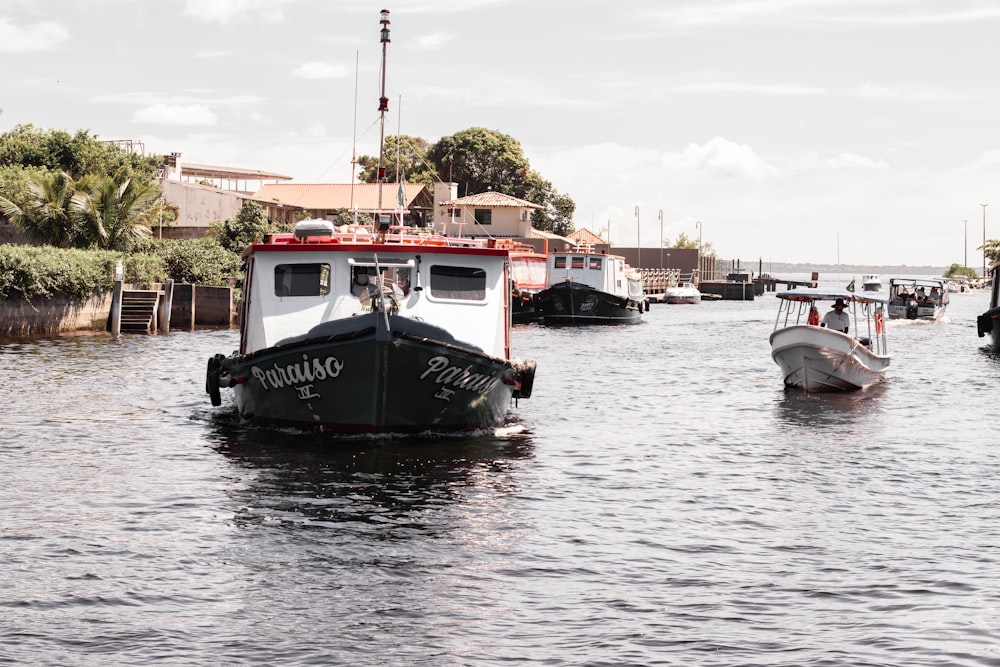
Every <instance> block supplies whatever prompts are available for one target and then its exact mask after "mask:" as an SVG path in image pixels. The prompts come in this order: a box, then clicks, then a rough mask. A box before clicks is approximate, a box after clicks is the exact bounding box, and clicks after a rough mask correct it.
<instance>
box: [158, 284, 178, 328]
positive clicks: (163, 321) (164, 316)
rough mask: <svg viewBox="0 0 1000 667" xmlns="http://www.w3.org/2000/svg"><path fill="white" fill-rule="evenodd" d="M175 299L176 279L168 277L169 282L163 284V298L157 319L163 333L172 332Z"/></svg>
mask: <svg viewBox="0 0 1000 667" xmlns="http://www.w3.org/2000/svg"><path fill="white" fill-rule="evenodd" d="M173 299H174V279H173V278H167V282H166V284H165V285H164V286H163V298H162V299H160V303H159V306H158V309H159V313H158V314H157V315H158V316H157V318H156V321H157V322H158V323H159V330H160V332H161V333H170V309H171V307H172V306H173Z"/></svg>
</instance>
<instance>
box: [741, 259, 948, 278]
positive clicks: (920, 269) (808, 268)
mask: <svg viewBox="0 0 1000 667" xmlns="http://www.w3.org/2000/svg"><path fill="white" fill-rule="evenodd" d="M757 266H758V265H757V264H754V265H753V266H752V267H751V266H748V265H744V268H746V269H747V270H752V271H756V270H757ZM763 269H764V273H773V274H775V275H781V274H783V273H811V272H813V271H818V272H819V274H820V276H823V275H824V274H825V275H830V274H840V275H845V276H846V275H858V276H861V275H862V274H865V273H877V274H879V275H880V276H910V275H913V276H940V275H944V272H945V271H947V270H948V267H946V266H908V265H906V264H903V265H897V266H863V265H860V264H793V263H790V262H764V264H763Z"/></svg>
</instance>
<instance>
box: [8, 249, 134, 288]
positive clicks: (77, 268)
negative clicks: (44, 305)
mask: <svg viewBox="0 0 1000 667" xmlns="http://www.w3.org/2000/svg"><path fill="white" fill-rule="evenodd" d="M120 259H121V254H120V253H117V252H111V251H107V250H64V249H59V248H52V247H45V246H43V247H37V246H22V245H0V298H5V299H7V298H17V297H23V298H25V299H31V298H32V297H36V296H42V297H51V296H53V295H55V294H65V295H67V296H70V297H74V298H78V299H86V298H89V297H91V296H93V295H95V294H103V293H105V292H107V291H108V290H110V289H111V288H112V287H113V286H114V274H115V266H116V265H117V263H118V261H119V260H120Z"/></svg>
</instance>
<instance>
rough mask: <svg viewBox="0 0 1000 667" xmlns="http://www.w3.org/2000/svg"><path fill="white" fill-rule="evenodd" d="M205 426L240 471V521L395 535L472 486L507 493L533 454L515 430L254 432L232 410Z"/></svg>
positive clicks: (422, 522) (430, 520)
mask: <svg viewBox="0 0 1000 667" xmlns="http://www.w3.org/2000/svg"><path fill="white" fill-rule="evenodd" d="M211 431H212V435H211V437H210V439H211V440H212V442H213V443H214V444H213V447H214V449H215V450H216V451H218V452H219V453H220V454H222V455H224V456H225V457H227V458H228V459H229V460H230V461H232V462H233V463H234V465H235V466H236V468H237V469H240V470H242V471H245V473H246V474H245V475H244V480H243V481H244V484H243V485H240V488H239V489H238V490H237V491H235V492H234V498H236V499H237V500H238V502H239V505H240V508H239V509H238V510H237V515H236V518H235V521H236V523H237V524H238V525H240V526H251V525H261V524H270V525H274V524H280V525H283V526H288V527H308V528H317V527H323V526H332V525H338V527H342V524H344V523H352V524H354V525H355V527H356V528H358V529H359V530H366V531H371V530H373V529H375V528H378V529H379V530H382V531H388V533H390V534H392V535H393V536H397V537H398V536H401V535H404V534H405V533H406V531H410V530H419V531H424V532H426V531H427V530H433V529H434V528H435V526H439V527H440V526H441V521H442V519H441V518H440V516H439V515H440V511H441V510H442V509H446V508H451V507H452V506H454V505H456V504H460V503H462V502H464V500H465V499H466V497H467V496H468V494H469V493H470V491H469V490H470V489H482V488H486V489H488V490H489V492H491V493H495V494H500V495H506V494H510V493H512V492H513V491H514V490H516V478H515V472H516V470H517V468H518V463H519V462H520V461H522V460H525V459H530V458H533V456H534V453H533V445H532V442H531V438H530V436H528V435H527V434H524V433H521V432H515V433H514V434H513V435H506V436H502V435H501V436H497V435H485V436H477V437H472V436H465V437H460V436H455V437H447V438H417V437H405V438H403V437H400V438H398V439H378V440H375V439H344V438H342V437H339V436H334V435H329V434H322V433H301V432H291V431H275V430H270V429H263V428H257V427H254V426H252V425H248V424H246V423H245V422H242V421H241V420H240V419H239V418H238V416H236V415H235V413H228V414H227V413H216V414H215V415H213V418H212V428H211ZM385 536H386V535H383V537H385Z"/></svg>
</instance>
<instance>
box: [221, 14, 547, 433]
mask: <svg viewBox="0 0 1000 667" xmlns="http://www.w3.org/2000/svg"><path fill="white" fill-rule="evenodd" d="M388 15H389V12H388V11H387V10H382V12H381V21H380V23H381V25H382V30H381V38H382V44H383V49H382V54H383V55H382V60H383V62H382V69H381V71H382V72H383V73H384V72H385V46H386V44H388V42H389V28H388V24H389V18H388ZM382 82H383V83H382V88H383V90H382V96H381V97H380V98H379V111H380V112H381V114H382V123H383V125H384V122H385V112H386V111H387V110H388V98H387V97H386V96H385V77H384V76H383V77H382ZM382 135H384V127H383V132H382V133H381V135H380V136H382ZM382 149H383V146H382V142H380V145H379V162H378V175H379V178H380V180H379V190H378V193H379V200H378V209H381V202H382V180H381V178H382V177H383V176H384V174H385V168H384V167H383V159H382V154H383V150H382ZM393 217H394V216H393V214H390V213H387V212H384V211H378V212H377V213H376V217H375V224H373V225H372V226H371V227H366V226H350V227H347V228H341V229H335V228H334V225H333V223H332V222H329V221H327V220H307V221H302V222H299V223H298V224H297V225H296V226H295V231H294V233H282V234H272V235H269V236H268V237H265V238H264V239H263V241H261V242H259V243H253V244H251V245H250V246H249V247H248V248H247V249H246V250H245V251H244V252H243V267H244V277H243V285H242V287H243V301H242V304H241V306H240V345H239V349H238V350H237V351H235V352H233V353H232V354H230V355H229V356H225V355H223V354H216V355H214V356H212V357H211V358H210V359H209V360H208V369H207V371H206V379H205V389H206V391H207V392H208V394H209V396H210V398H211V402H212V405H220V404H221V402H222V397H221V390H222V388H232V389H233V390H234V394H235V400H236V407H237V409H238V411H239V413H240V415H241V416H242V417H243V418H245V419H247V420H250V421H253V422H257V423H262V424H270V425H277V426H292V427H298V428H308V429H321V430H325V431H331V432H337V433H372V434H389V433H415V432H416V433H419V432H426V431H432V432H440V431H474V430H480V429H486V428H491V427H496V426H499V425H501V424H502V423H503V422H504V421H505V419H506V414H507V410H508V407H509V406H510V403H511V400H512V399H514V400H516V399H519V398H528V397H529V396H530V395H531V389H532V384H533V382H534V376H535V363H534V362H533V361H520V360H516V359H513V358H511V356H510V321H511V317H510V307H511V305H510V300H511V288H510V285H511V280H510V251H509V249H508V248H505V247H498V246H497V244H496V242H495V241H490V240H485V241H483V240H475V239H465V238H456V237H445V236H441V235H438V234H435V233H433V232H432V231H430V230H421V229H417V228H412V227H405V226H401V225H395V226H394V225H393Z"/></svg>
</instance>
